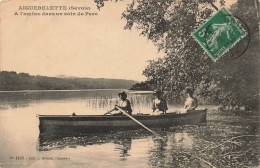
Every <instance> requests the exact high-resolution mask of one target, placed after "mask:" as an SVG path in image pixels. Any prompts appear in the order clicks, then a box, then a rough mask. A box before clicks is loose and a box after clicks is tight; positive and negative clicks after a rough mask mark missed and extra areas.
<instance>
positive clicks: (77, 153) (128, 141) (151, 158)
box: [0, 90, 259, 168]
mask: <svg viewBox="0 0 260 168" xmlns="http://www.w3.org/2000/svg"><path fill="white" fill-rule="evenodd" d="M118 92H119V90H95V91H94V90H91V91H86V90H85V91H55V92H53V91H39V92H36V91H34V92H4V93H3V92H0V107H1V108H0V134H1V138H0V149H1V151H0V167H1V168H2V167H3V168H5V167H8V168H9V167H19V168H20V167H26V168H27V167H30V166H31V167H42V166H45V167H46V166H47V167H83V166H84V167H212V165H213V166H215V167H253V166H255V167H256V166H257V165H259V155H258V154H259V152H258V151H259V150H258V148H257V147H258V146H259V139H258V138H259V137H258V133H259V118H258V114H256V115H245V114H243V113H241V114H240V113H231V112H225V113H224V112H221V113H218V112H216V111H214V109H213V108H214V107H212V106H207V108H208V109H209V112H208V115H207V123H206V124H200V125H186V126H175V127H169V128H153V129H154V131H156V132H157V133H159V134H160V135H161V136H162V137H163V140H160V139H156V138H154V137H153V136H152V135H151V134H150V133H149V132H147V131H146V130H143V129H138V130H128V131H114V132H106V133H92V134H79V135H77V136H75V135H72V136H68V135H66V136H65V137H64V136H63V137H62V136H61V135H57V136H54V137H53V136H52V137H47V136H41V135H39V129H38V125H39V120H38V118H37V117H36V115H37V114H42V115H44V114H57V115H58V114H66V115H67V114H72V113H73V112H75V113H76V114H78V115H80V114H90V115H94V114H104V113H105V112H106V111H107V110H109V109H111V108H112V107H113V106H114V103H115V101H116V99H117V93H118ZM128 98H129V100H130V101H131V103H132V105H133V111H134V113H138V112H141V113H150V112H151V102H152V101H151V100H152V98H153V97H152V95H151V94H139V93H138V94H135V93H129V94H128ZM169 103H170V102H169ZM169 107H170V108H171V109H174V108H179V107H181V106H178V107H176V106H175V105H173V104H171V103H170V104H169ZM2 149H3V150H2ZM9 156H24V157H26V158H29V157H32V158H34V157H35V158H37V159H39V160H37V159H36V160H30V159H25V160H20V161H17V160H10V159H9ZM44 157H48V158H53V160H52V159H49V160H43V159H42V158H44ZM56 157H64V158H69V160H57V159H55V158H56ZM209 163H210V164H212V165H210V164H209Z"/></svg>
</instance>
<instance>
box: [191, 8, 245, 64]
mask: <svg viewBox="0 0 260 168" xmlns="http://www.w3.org/2000/svg"><path fill="white" fill-rule="evenodd" d="M192 36H193V37H194V38H195V39H196V40H197V41H198V42H199V43H200V45H201V46H202V47H203V48H204V49H205V50H206V51H207V53H208V54H209V55H210V57H211V58H212V59H213V61H216V60H217V59H218V58H219V57H220V56H221V55H223V54H224V53H225V52H227V51H228V50H229V49H230V48H231V47H232V46H234V45H235V44H236V43H237V42H238V41H239V40H240V39H241V38H243V37H244V36H246V31H245V30H244V29H243V28H242V27H241V26H240V25H239V24H238V22H237V21H236V19H234V17H232V16H231V14H230V13H229V12H228V11H227V10H226V9H225V8H222V9H221V10H219V11H218V12H217V13H216V14H215V15H214V16H213V17H212V18H210V19H209V20H208V21H207V22H206V23H205V24H204V25H202V26H201V27H200V28H199V29H197V30H196V31H195V32H194V33H193V34H192Z"/></svg>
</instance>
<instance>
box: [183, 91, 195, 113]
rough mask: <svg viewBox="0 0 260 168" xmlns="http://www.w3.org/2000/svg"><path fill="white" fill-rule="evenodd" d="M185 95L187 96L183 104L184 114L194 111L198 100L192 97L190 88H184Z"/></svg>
mask: <svg viewBox="0 0 260 168" xmlns="http://www.w3.org/2000/svg"><path fill="white" fill-rule="evenodd" d="M185 93H186V94H187V98H186V101H185V104H184V110H185V112H188V111H193V110H195V109H196V108H197V107H198V100H197V99H196V98H195V97H193V90H192V89H191V88H186V89H185Z"/></svg>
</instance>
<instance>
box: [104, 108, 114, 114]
mask: <svg viewBox="0 0 260 168" xmlns="http://www.w3.org/2000/svg"><path fill="white" fill-rule="evenodd" d="M114 110H115V109H111V110H109V111H108V112H106V113H105V114H104V115H106V114H108V113H111V112H112V111H114Z"/></svg>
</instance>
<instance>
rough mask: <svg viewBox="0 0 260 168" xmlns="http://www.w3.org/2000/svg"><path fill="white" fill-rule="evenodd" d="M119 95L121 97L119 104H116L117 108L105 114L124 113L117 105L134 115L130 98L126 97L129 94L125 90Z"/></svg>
mask: <svg viewBox="0 0 260 168" xmlns="http://www.w3.org/2000/svg"><path fill="white" fill-rule="evenodd" d="M118 97H119V98H120V101H119V103H118V105H115V108H114V109H113V110H111V111H109V112H107V113H105V115H107V114H112V115H123V113H122V112H118V111H119V110H118V109H117V108H116V107H119V108H121V109H123V110H124V111H126V112H127V113H128V114H130V115H132V108H131V103H130V101H129V100H128V99H126V98H127V94H126V93H125V92H124V91H123V92H120V93H118Z"/></svg>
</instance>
